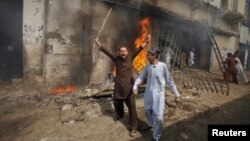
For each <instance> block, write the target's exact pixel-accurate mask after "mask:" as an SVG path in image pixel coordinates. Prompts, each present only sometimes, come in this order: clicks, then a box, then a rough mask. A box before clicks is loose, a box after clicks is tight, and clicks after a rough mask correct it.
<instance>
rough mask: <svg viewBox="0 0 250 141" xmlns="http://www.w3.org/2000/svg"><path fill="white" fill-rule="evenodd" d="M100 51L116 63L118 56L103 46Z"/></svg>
mask: <svg viewBox="0 0 250 141" xmlns="http://www.w3.org/2000/svg"><path fill="white" fill-rule="evenodd" d="M99 50H100V51H102V52H103V53H104V54H106V55H107V56H108V57H110V58H111V59H112V60H113V61H115V58H116V55H115V54H114V53H113V52H111V51H109V50H108V49H107V48H105V47H103V46H101V47H100V48H99Z"/></svg>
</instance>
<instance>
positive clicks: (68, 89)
mask: <svg viewBox="0 0 250 141" xmlns="http://www.w3.org/2000/svg"><path fill="white" fill-rule="evenodd" d="M75 90H76V86H65V87H55V88H53V89H51V90H50V92H49V94H51V95H56V94H60V93H69V92H73V91H75Z"/></svg>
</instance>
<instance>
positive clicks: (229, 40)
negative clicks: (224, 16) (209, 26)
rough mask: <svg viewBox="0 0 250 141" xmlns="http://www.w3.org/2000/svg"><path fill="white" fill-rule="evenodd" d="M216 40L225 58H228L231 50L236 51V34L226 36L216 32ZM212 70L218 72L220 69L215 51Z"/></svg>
mask: <svg viewBox="0 0 250 141" xmlns="http://www.w3.org/2000/svg"><path fill="white" fill-rule="evenodd" d="M215 40H216V42H217V44H218V46H219V47H220V52H221V55H222V58H223V60H225V59H226V58H227V53H228V52H231V53H234V51H235V44H236V37H235V36H225V35H219V34H215ZM210 71H211V72H218V71H220V68H219V65H218V62H217V60H216V56H215V54H214V51H212V64H211V67H210Z"/></svg>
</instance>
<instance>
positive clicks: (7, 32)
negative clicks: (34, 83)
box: [0, 0, 23, 82]
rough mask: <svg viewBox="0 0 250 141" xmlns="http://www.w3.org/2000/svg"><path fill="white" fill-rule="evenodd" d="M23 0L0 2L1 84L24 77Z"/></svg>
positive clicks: (3, 0) (4, 0)
mask: <svg viewBox="0 0 250 141" xmlns="http://www.w3.org/2000/svg"><path fill="white" fill-rule="evenodd" d="M22 13H23V0H1V1H0V17H1V20H0V82H3V81H8V80H10V79H12V78H20V77H22V76H23V49H22V48H23V46H22V15H23V14H22Z"/></svg>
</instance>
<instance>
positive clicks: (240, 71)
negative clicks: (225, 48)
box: [234, 51, 248, 83]
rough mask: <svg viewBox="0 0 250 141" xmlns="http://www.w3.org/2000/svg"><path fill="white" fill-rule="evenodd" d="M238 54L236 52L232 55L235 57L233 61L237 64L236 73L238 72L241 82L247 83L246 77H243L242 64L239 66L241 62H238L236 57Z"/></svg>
mask: <svg viewBox="0 0 250 141" xmlns="http://www.w3.org/2000/svg"><path fill="white" fill-rule="evenodd" d="M238 53H239V51H236V52H235V53H234V55H235V56H236V57H235V60H236V61H237V63H236V69H237V72H238V74H239V76H240V78H241V79H242V80H243V81H245V83H248V79H247V77H246V75H245V73H244V69H243V66H242V64H241V62H240V59H239V58H238V57H237V56H238Z"/></svg>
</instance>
